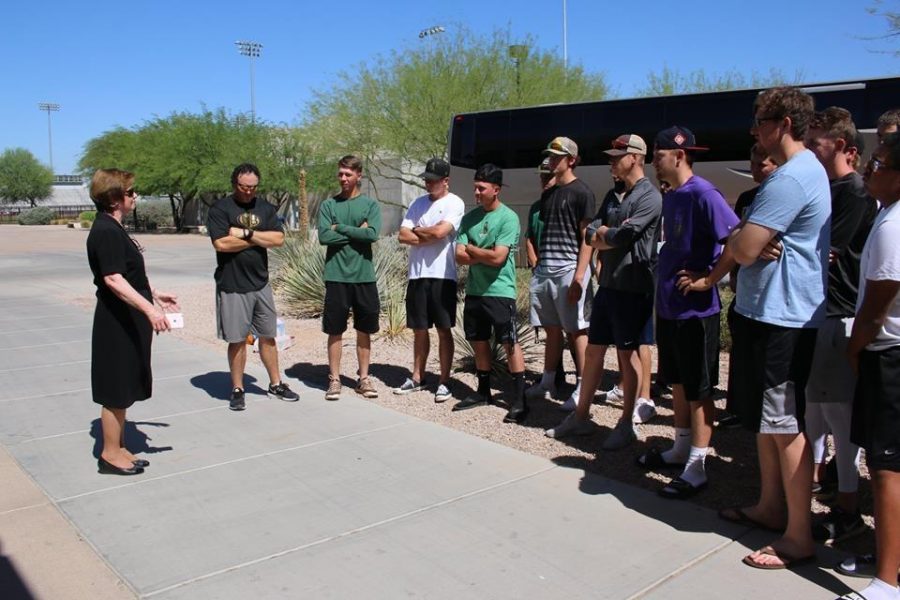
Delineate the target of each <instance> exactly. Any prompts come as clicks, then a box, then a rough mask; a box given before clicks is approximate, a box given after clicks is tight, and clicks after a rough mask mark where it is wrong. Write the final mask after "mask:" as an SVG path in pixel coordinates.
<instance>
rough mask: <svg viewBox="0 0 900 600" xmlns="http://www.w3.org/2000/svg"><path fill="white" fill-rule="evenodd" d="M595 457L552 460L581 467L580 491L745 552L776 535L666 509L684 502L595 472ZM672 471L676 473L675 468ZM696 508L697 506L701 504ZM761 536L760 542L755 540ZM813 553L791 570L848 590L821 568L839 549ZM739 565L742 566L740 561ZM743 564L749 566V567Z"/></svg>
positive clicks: (840, 590) (837, 590)
mask: <svg viewBox="0 0 900 600" xmlns="http://www.w3.org/2000/svg"><path fill="white" fill-rule="evenodd" d="M597 460H598V459H590V458H587V457H582V456H560V457H557V458H555V459H553V462H554V463H555V464H557V465H559V466H561V467H566V468H572V469H581V470H583V471H584V476H583V477H582V478H581V481H580V483H579V486H578V489H579V490H580V491H581V492H582V493H585V494H589V495H600V494H610V495H612V496H614V497H615V498H616V499H617V500H618V501H619V502H621V503H622V505H623V506H625V507H627V508H629V509H631V510H633V511H636V512H638V513H640V514H642V515H645V516H647V517H650V518H651V519H654V520H656V521H659V522H662V523H666V524H667V525H669V526H670V527H672V529H675V530H677V531H684V532H694V533H715V534H717V535H719V536H722V537H725V538H730V539H732V540H734V541H735V542H737V543H739V544H741V545H743V546H744V547H746V548H747V550H748V554H749V553H750V552H752V551H755V550H757V549H759V548H761V547H763V546H764V545H766V544H768V543H770V542H773V541H775V540H776V539H777V538H778V537H779V536H778V534H776V533H766V532H762V531H761V530H754V529H747V528H742V527H739V526H735V525H734V524H732V523H728V522H726V521H722V520H716V521H713V522H712V523H710V521H709V519H707V518H698V515H697V513H696V512H695V511H691V510H669V507H670V506H671V507H673V508H674V507H676V506H677V507H678V508H682V507H684V506H685V504H684V503H683V501H678V500H663V499H661V498H657V497H655V495H653V494H649V493H647V491H646V490H639V489H637V488H634V487H632V486H630V485H627V484H623V483H621V482H619V481H614V480H612V479H609V478H608V477H605V476H603V475H598V474H597V473H594V472H592V471H595V470H596V466H595V465H592V464H591V463H594V462H596V461H597ZM635 469H638V467H637V466H635ZM674 475H677V472H676V473H674ZM711 483H712V482H711ZM696 508H697V509H700V507H696ZM701 510H702V509H701ZM736 529H737V531H738V533H737V534H735V531H736ZM760 539H762V540H763V541H762V543H758V542H759V541H760ZM816 553H817V555H818V561H817V562H816V564H810V565H807V566H802V567H798V568H796V569H791V571H792V572H793V573H794V574H796V575H798V576H800V577H803V578H804V579H806V580H807V581H809V582H811V583H813V584H815V585H817V586H819V587H821V588H823V589H827V590H828V591H830V592H832V593H834V594H835V595H837V596H840V595H842V594H846V593H847V592H849V591H851V589H850V588H849V587H848V586H847V585H846V584H845V583H844V582H843V581H841V580H840V579H838V578H837V577H835V576H834V575H832V574H831V573H829V572H828V571H826V570H824V569H825V568H826V567H830V566H831V565H832V564H833V563H834V562H837V560H838V559H837V556H838V553H837V552H836V551H835V550H831V549H828V548H824V547H821V546H819V547H817V548H816ZM826 555H827V556H826ZM741 566H742V567H743V565H741ZM743 568H746V569H751V567H743ZM759 575H760V576H765V574H764V573H763V572H762V571H760V573H759Z"/></svg>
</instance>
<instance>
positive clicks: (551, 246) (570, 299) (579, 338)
mask: <svg viewBox="0 0 900 600" xmlns="http://www.w3.org/2000/svg"><path fill="white" fill-rule="evenodd" d="M544 154H545V155H546V156H547V158H549V159H550V160H549V161H548V164H547V167H548V169H549V170H550V174H551V175H552V176H553V177H554V178H555V179H556V184H555V185H554V186H553V187H552V188H550V189H549V190H548V191H547V194H546V196H545V197H544V204H543V207H542V208H541V220H542V221H543V223H544V229H543V232H542V234H541V238H540V240H539V244H538V252H537V254H538V264H537V268H536V269H535V270H534V275H533V276H532V278H531V290H530V291H531V324H532V325H534V326H535V327H543V328H544V329H545V330H546V332H547V344H546V346H545V351H544V373H543V376H542V377H541V380H540V381H539V382H538V383H537V384H535V385H534V386H532V387H530V388H529V389H528V391H527V396H528V397H529V398H543V397H546V396H552V395H554V394H555V392H556V383H555V379H556V369H557V366H558V364H559V357H560V356H561V348H560V345H561V344H562V332H563V331H565V332H566V335H567V336H568V338H569V345H570V347H571V348H572V350H573V354H574V357H575V376H576V385H575V391H573V392H572V395H571V396H570V397H569V399H568V400H566V402H565V404H563V408H564V409H566V410H574V409H575V404H576V401H577V399H578V393H579V391H580V389H581V375H582V366H583V365H584V351H585V348H586V347H587V335H586V333H587V327H588V318H589V316H590V302H591V299H592V297H593V293H592V289H591V269H590V266H591V248H590V246H588V245H587V244H585V243H584V230H585V227H587V225H588V223H590V221H591V217H592V216H593V214H594V210H595V208H594V205H595V200H594V193H593V192H592V191H591V189H590V188H589V187H588V186H587V185H586V184H585V183H584V182H583V181H582V180H580V179H578V177H577V176H576V175H575V168H576V167H577V165H578V163H579V157H578V145H577V144H576V143H575V142H574V141H572V140H570V139H569V138H567V137H557V138H554V139H553V140H551V141H550V143H549V144H548V145H547V148H546V149H545V150H544Z"/></svg>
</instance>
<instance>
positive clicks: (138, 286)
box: [87, 169, 178, 475]
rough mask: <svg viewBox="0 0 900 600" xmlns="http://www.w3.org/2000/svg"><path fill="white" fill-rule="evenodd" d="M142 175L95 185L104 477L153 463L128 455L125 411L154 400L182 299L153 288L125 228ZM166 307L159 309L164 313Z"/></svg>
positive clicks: (96, 366) (105, 178)
mask: <svg viewBox="0 0 900 600" xmlns="http://www.w3.org/2000/svg"><path fill="white" fill-rule="evenodd" d="M133 186H134V175H133V174H132V173H128V172H127V171H120V170H118V169H101V170H99V171H97V172H96V173H94V177H93V178H92V179H91V199H92V200H93V201H94V204H96V205H97V219H96V220H95V221H94V225H93V227H91V233H90V234H89V235H88V238H87V254H88V263H89V264H90V266H91V272H93V274H94V285H96V286H97V308H96V310H95V311H94V330H93V335H92V344H91V389H92V392H93V397H94V402H96V403H97V404H100V405H101V406H103V408H102V409H101V410H100V424H101V427H102V429H103V451H102V452H101V454H100V458H99V459H98V460H97V466H98V467H99V471H100V473H105V474H110V475H137V474H139V473H143V472H144V467H146V466H148V465H149V464H150V463H149V461H146V460H142V459H139V458H137V457H136V456H135V455H133V454H132V453H131V452H129V451H128V449H127V448H125V444H124V443H123V439H124V438H123V432H124V427H125V410H126V409H127V408H128V407H129V406H131V405H132V404H134V403H135V402H136V401H138V400H146V399H147V398H149V397H150V395H151V391H152V386H153V376H152V374H151V372H150V344H151V342H152V341H153V332H154V331H156V332H157V333H159V332H160V331H166V330H167V329H169V322H168V321H167V320H166V315H165V312H164V311H165V310H172V311H177V310H178V304H177V301H178V299H177V298H176V297H175V296H174V295H172V294H168V293H165V292H159V291H156V290H154V289H152V288H151V287H150V282H149V281H147V273H146V271H145V270H144V257H143V256H142V254H141V253H142V252H143V248H141V246H140V245H139V244H138V243H137V240H135V239H134V238H132V237H131V236H129V235H128V233H126V231H125V229H124V228H123V227H122V220H123V219H124V217H125V216H126V215H127V214H128V213H130V212H131V211H132V210H134V205H135V201H136V199H137V198H136V194H135V192H134V187H133ZM157 305H159V306H157Z"/></svg>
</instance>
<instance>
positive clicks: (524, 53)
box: [507, 44, 528, 104]
mask: <svg viewBox="0 0 900 600" xmlns="http://www.w3.org/2000/svg"><path fill="white" fill-rule="evenodd" d="M507 51H508V52H509V57H510V58H511V59H513V61H514V62H515V63H516V101H517V102H518V103H519V104H521V103H522V94H521V91H520V90H519V87H520V86H521V84H522V73H521V69H520V68H519V65H520V64H521V63H522V61H523V60H525V59H526V58H528V46H526V45H525V44H513V45H512V46H510V47H509V48H508V49H507Z"/></svg>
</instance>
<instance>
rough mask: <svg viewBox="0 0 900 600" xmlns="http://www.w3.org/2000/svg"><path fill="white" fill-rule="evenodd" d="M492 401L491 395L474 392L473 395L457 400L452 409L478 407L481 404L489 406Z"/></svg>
mask: <svg viewBox="0 0 900 600" xmlns="http://www.w3.org/2000/svg"><path fill="white" fill-rule="evenodd" d="M490 403H491V398H490V396H482V395H481V394H472V395H471V396H466V397H465V398H464V399H463V400H460V401H459V402H457V403H456V404H455V405H454V406H453V408H452V410H453V411H454V412H455V411H458V410H469V409H470V408H477V407H479V406H487V405H488V404H490Z"/></svg>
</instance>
